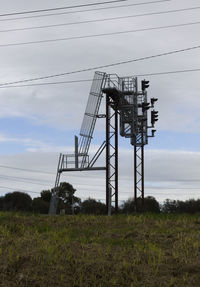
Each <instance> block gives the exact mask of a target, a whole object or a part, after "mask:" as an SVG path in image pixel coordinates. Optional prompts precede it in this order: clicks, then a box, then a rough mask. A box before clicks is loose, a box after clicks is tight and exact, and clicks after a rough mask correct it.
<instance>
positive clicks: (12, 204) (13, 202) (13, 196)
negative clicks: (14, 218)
mask: <svg viewBox="0 0 200 287" xmlns="http://www.w3.org/2000/svg"><path fill="white" fill-rule="evenodd" d="M4 209H5V210H14V211H31V209H32V198H31V197H30V195H28V194H27V193H24V192H19V191H14V192H12V193H7V194H6V195H5V197H4Z"/></svg>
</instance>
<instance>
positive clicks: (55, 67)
mask: <svg viewBox="0 0 200 287" xmlns="http://www.w3.org/2000/svg"><path fill="white" fill-rule="evenodd" d="M101 2H105V1H103V0H101V1H97V0H90V1H89V0H88V1H86V0H85V1H83V0H73V1H72V0H58V1H56V4H55V1H52V0H48V1H47V0H42V1H38V0H35V1H25V0H18V1H14V0H7V1H2V0H0V4H1V15H0V34H1V40H0V52H1V53H0V58H1V65H0V180H1V183H0V195H4V194H5V193H7V192H12V191H14V190H21V191H26V192H27V193H29V194H30V195H31V196H32V197H37V196H39V193H40V192H41V190H44V189H49V188H52V187H53V186H54V182H55V176H56V169H57V163H58V157H59V153H60V152H62V153H65V154H66V153H71V152H72V151H73V145H74V135H78V134H79V131H80V127H81V123H82V119H83V115H84V111H85V107H86V103H87V98H88V95H89V91H90V86H91V81H85V82H76V83H71V84H69V83H68V84H67V83H65V84H47V85H40V86H34V85H32V86H31V85H30V86H26V87H21V86H19V87H16V85H17V84H14V87H11V85H10V86H1V85H2V84H4V83H10V82H16V81H20V80H26V79H32V78H37V77H43V76H48V75H55V74H60V73H67V72H72V71H77V70H82V69H87V68H93V67H98V66H103V65H108V64H112V63H117V62H123V61H128V60H134V59H138V58H143V57H149V56H153V55H158V54H162V53H167V52H170V51H175V50H180V49H186V48H189V47H194V46H198V45H200V42H199V39H198V34H199V28H200V21H199V15H200V5H199V1H198V0H191V1H186V0H170V1H162V2H161V1H159V2H157V3H151V2H156V1H150V0H144V1H139V0H127V1H123V2H121V3H120V2H119V3H113V4H104V5H97V6H90V7H89V6H88V7H80V8H78V7H77V8H73V9H72V8H71V9H65V10H58V11H52V12H51V14H54V13H57V15H51V16H44V15H47V14H48V13H50V12H48V13H47V12H42V13H32V14H18V15H10V16H3V14H12V13H18V12H22V11H31V10H40V9H51V8H55V7H66V6H72V5H85V4H89V3H101ZM148 2H149V3H148ZM142 3H146V4H142ZM133 4H140V5H133ZM122 5H124V6H125V5H126V6H125V7H118V8H112V9H111V8H108V7H117V6H122ZM106 7H107V8H106ZM95 8H96V10H94V9H95ZM100 8H106V9H100ZM188 8H190V9H188ZM191 8H195V9H191ZM91 9H93V10H92V11H84V10H91ZM97 9H98V10H97ZM185 9H186V10H185ZM174 10H181V11H174ZM172 11H173V12H172ZM67 12H68V13H67ZM69 12H70V13H69ZM72 12H73V13H72ZM163 12H167V13H163ZM61 13H62V14H61ZM156 13H157V14H156ZM141 14H143V16H141ZM144 14H145V15H144ZM146 14H151V15H146ZM36 15H37V16H39V15H40V16H41V15H43V16H41V17H32V18H25V17H28V16H36ZM136 15H137V16H136ZM139 15H140V16H139ZM124 16H129V17H127V18H121V19H115V20H105V19H108V18H116V17H124ZM133 16H134V17H133ZM16 18H18V19H16ZM100 19H104V21H98V22H91V21H92V20H100ZM85 21H90V22H89V23H79V24H77V22H85ZM66 23H68V25H63V26H56V27H46V28H37V29H28V30H26V29H24V28H31V27H41V26H49V25H57V24H66ZM69 23H71V24H70V25H69ZM72 23H76V24H72ZM174 25H178V26H176V27H169V26H174ZM180 25H181V26H180ZM166 26H168V27H167V28H161V27H166ZM149 28H156V29H151V30H150V29H149ZM158 28H159V29H158ZM17 29H21V30H18V31H17ZM148 29H149V30H148ZM11 30H12V31H11ZM13 30H15V31H13ZM133 30H143V31H135V32H133ZM144 30H145V31H144ZM123 31H131V32H129V33H121V34H115V35H104V36H96V37H85V38H79V39H68V40H62V41H54V42H52V41H49V42H40V43H32V44H30V43H28V44H27V42H37V41H44V40H53V39H63V38H73V37H83V36H89V35H97V34H107V33H108V34H109V33H116V32H123ZM20 43H26V44H20ZM11 44H12V45H11ZM16 44H17V45H16ZM199 53H200V49H193V50H189V51H184V52H180V53H174V54H171V55H166V56H161V57H155V58H150V59H146V60H141V61H137V62H131V63H129V64H123V65H118V66H117V65H116V66H112V67H107V68H102V69H100V70H101V71H102V72H106V73H116V74H118V75H119V76H121V77H123V76H137V75H146V74H155V73H165V72H173V71H184V70H194V69H200V56H199ZM94 71H95V70H91V71H87V72H81V73H75V74H69V75H65V76H59V77H55V78H49V79H46V80H45V79H44V80H38V81H33V82H27V83H21V85H22V84H36V83H52V82H57V81H77V80H91V79H92V78H93V75H94ZM199 74H200V71H194V72H182V73H170V74H161V75H149V76H138V81H141V80H142V79H144V78H145V79H146V80H149V81H150V87H149V89H148V97H149V98H151V97H156V98H158V102H156V109H157V110H158V111H159V121H158V122H157V124H156V129H157V132H156V136H155V138H151V139H150V140H149V144H148V146H146V147H145V195H146V196H148V195H151V196H154V197H155V198H156V199H157V200H158V201H160V202H163V201H164V200H165V199H166V198H170V199H179V200H186V199H189V198H199V192H200V177H199V166H200V146H199V140H200V136H199V132H200V116H199V106H200V96H199ZM18 85H20V84H18ZM104 106H105V105H104V101H103V102H102V110H103V108H104ZM98 121H99V122H98V123H97V127H96V130H95V134H94V139H93V141H92V145H91V155H92V154H93V153H94V151H95V150H96V149H97V148H98V146H99V145H100V144H101V143H102V141H103V139H104V137H105V134H104V129H103V127H104V123H103V122H102V121H103V120H102V119H99V120H98ZM104 163H105V157H104V156H103V157H102V158H100V160H99V163H98V165H104ZM61 181H68V182H70V183H71V184H73V186H74V187H75V188H76V190H77V192H76V195H77V196H79V197H81V198H82V199H86V198H88V197H89V196H90V197H93V198H96V199H98V200H105V172H104V171H100V172H96V171H95V172H80V173H79V172H78V173H65V174H63V176H62V178H61ZM130 197H133V147H132V146H131V145H130V144H129V140H124V139H122V138H121V139H120V146H119V199H120V202H121V203H122V201H124V200H127V199H128V198H130Z"/></svg>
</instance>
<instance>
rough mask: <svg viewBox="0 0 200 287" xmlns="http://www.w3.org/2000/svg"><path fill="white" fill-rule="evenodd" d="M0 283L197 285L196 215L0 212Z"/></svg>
mask: <svg viewBox="0 0 200 287" xmlns="http://www.w3.org/2000/svg"><path fill="white" fill-rule="evenodd" d="M0 243H1V245H0V286H1V287H18V286H19V287H20V286H21V287H25V286H31V287H46V286H48V287H57V286H58V287H88V286H90V287H96V286H99V287H100V286H101V287H107V286H109V287H110V286H119V287H123V286H128V287H135V286H136V287H158V286H162V287H175V286H183V287H190V286H191V287H194V286H195V287H196V286H199V284H200V283H199V282H200V272H199V270H200V215H199V214H197V215H184V214H183V215H173V214H169V215H166V214H145V215H128V216H125V215H120V216H112V217H106V216H86V215H76V216H67V215H64V216H46V215H32V214H19V213H12V212H1V213H0Z"/></svg>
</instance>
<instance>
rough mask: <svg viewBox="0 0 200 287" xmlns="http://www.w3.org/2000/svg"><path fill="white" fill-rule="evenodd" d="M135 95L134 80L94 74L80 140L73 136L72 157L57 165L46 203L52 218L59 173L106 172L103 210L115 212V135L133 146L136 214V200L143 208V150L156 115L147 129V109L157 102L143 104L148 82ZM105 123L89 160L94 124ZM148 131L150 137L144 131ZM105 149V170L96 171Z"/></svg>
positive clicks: (116, 179)
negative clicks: (102, 107)
mask: <svg viewBox="0 0 200 287" xmlns="http://www.w3.org/2000/svg"><path fill="white" fill-rule="evenodd" d="M141 84H142V89H141V91H138V81H137V78H136V77H118V76H117V75H116V74H106V73H102V72H95V75H94V79H93V83H92V87H91V90H90V94H89V98H88V102H87V106H86V111H85V114H84V118H83V123H82V126H81V131H80V138H79V139H78V137H76V136H75V152H74V154H68V155H65V154H61V155H60V157H59V162H58V169H57V176H56V182H55V188H54V193H53V196H52V199H51V203H50V209H49V213H50V214H55V213H56V209H57V204H58V187H59V182H60V176H61V173H62V172H69V171H92V170H106V207H107V214H111V209H112V205H114V210H115V212H116V213H117V212H118V133H120V135H121V136H122V137H125V138H129V139H130V143H131V145H132V146H134V198H135V207H136V211H137V210H138V198H141V202H142V206H144V146H145V145H146V144H148V138H149V137H153V136H154V133H155V130H154V129H153V128H154V124H155V122H156V121H157V117H158V116H157V113H158V112H157V111H154V110H153V111H152V112H151V125H150V126H149V125H148V109H149V108H153V107H154V102H155V101H157V99H155V98H152V99H151V103H148V101H147V92H146V89H147V88H148V86H149V85H148V81H145V80H143V81H142V83H141ZM103 94H105V96H106V107H105V114H99V108H100V105H101V101H102V98H103ZM98 118H105V119H106V135H105V141H103V143H102V144H101V146H100V147H99V149H98V150H97V152H96V153H95V155H94V156H93V158H92V159H91V160H90V159H89V154H88V152H89V147H90V143H91V140H92V137H93V132H94V129H95V124H96V120H97V119H98ZM149 129H151V132H152V133H151V135H148V130H149ZM104 149H106V160H105V166H103V167H96V166H95V163H96V162H97V160H98V158H99V157H100V155H101V154H102V152H103V151H104Z"/></svg>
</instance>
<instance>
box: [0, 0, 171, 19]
mask: <svg viewBox="0 0 200 287" xmlns="http://www.w3.org/2000/svg"><path fill="white" fill-rule="evenodd" d="M169 1H171V0H159V1H151V2H141V3H134V4H128V5H118V6H108V7H101V8H95V9H87V10H78V11H69V12H62V13H51V14H43V15H34V16H26V17H17V18H9V19H0V21H13V20H23V19H30V18H40V17H49V16H58V15H66V14H74V13H83V12H91V11H99V10H108V9H116V8H126V7H131V6H139V5H148V4H156V3H160V2H169Z"/></svg>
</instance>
